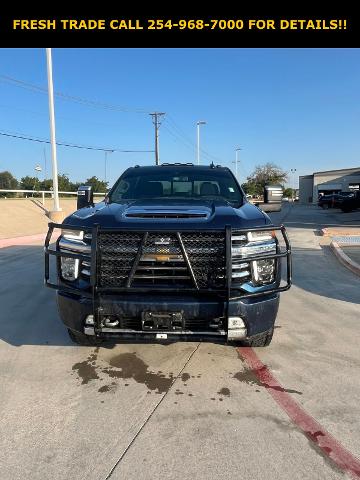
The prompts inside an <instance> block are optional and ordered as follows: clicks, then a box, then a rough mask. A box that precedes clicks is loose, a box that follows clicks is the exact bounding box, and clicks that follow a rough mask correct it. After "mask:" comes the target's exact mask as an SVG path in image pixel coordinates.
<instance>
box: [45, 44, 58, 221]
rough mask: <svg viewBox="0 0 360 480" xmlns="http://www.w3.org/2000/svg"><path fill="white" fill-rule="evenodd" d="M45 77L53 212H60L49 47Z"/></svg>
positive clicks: (48, 49) (49, 49)
mask: <svg viewBox="0 0 360 480" xmlns="http://www.w3.org/2000/svg"><path fill="white" fill-rule="evenodd" d="M46 63H47V77H48V93H49V119H50V143H51V160H52V177H53V192H54V210H53V211H54V212H60V211H61V208H60V205H59V188H58V168H57V158H56V138H55V110H54V86H53V77H52V57H51V48H47V49H46Z"/></svg>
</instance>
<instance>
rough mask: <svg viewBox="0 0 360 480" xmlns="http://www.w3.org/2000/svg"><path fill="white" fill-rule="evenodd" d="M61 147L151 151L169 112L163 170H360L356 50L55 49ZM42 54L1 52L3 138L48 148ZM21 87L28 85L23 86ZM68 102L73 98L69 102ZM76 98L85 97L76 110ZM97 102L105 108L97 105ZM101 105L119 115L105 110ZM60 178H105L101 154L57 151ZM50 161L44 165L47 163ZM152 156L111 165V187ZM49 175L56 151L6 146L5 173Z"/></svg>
mask: <svg viewBox="0 0 360 480" xmlns="http://www.w3.org/2000/svg"><path fill="white" fill-rule="evenodd" d="M52 56H53V79H54V90H55V92H59V93H61V94H62V95H56V96H55V119H56V139H57V141H59V142H71V143H75V144H78V145H85V146H95V147H102V148H109V149H113V148H117V149H124V150H129V149H131V150H153V149H154V126H153V123H152V119H151V117H150V115H149V112H153V111H160V112H165V113H166V114H165V116H164V117H163V119H162V120H163V121H162V124H161V126H160V131H159V145H160V161H161V162H169V163H174V162H195V161H196V122H197V121H199V120H202V121H206V125H203V126H201V142H200V145H201V148H202V150H203V151H202V152H201V163H202V164H209V163H211V161H214V163H215V164H219V163H221V164H222V165H225V166H228V167H230V168H233V169H234V168H235V166H234V163H233V161H234V160H235V149H236V148H237V147H241V149H242V150H241V151H240V152H239V160H240V161H239V174H238V176H239V180H240V182H241V183H242V182H244V181H245V180H246V177H247V176H248V175H249V174H250V173H251V172H252V171H253V170H254V168H255V166H257V165H261V164H264V163H267V162H273V163H275V164H277V165H278V166H280V167H281V168H282V169H284V170H285V171H287V172H290V171H291V169H296V174H295V176H293V175H292V174H290V175H289V182H288V185H289V186H297V176H298V175H306V174H311V173H313V172H314V171H321V170H331V169H336V168H350V167H358V166H360V156H359V152H360V135H359V132H360V129H359V127H360V50H359V49H241V48H240V49H239V48H236V49H125V48H124V49H53V51H52ZM4 77H11V78H12V79H15V80H19V81H21V82H25V84H31V85H36V86H39V87H41V88H44V89H46V87H47V73H46V55H45V49H0V132H5V133H11V134H19V133H20V134H25V135H29V136H32V137H37V138H41V139H49V137H50V132H49V114H48V97H47V92H46V90H45V91H43V90H41V89H34V88H31V87H26V85H25V87H26V88H24V84H19V83H16V82H14V81H13V80H9V79H4ZM19 85H22V86H19ZM64 95H65V96H64ZM68 97H78V98H82V99H85V100H86V102H79V101H74V100H71V99H69V98H68ZM90 102H95V103H96V104H95V105H94V104H90ZM99 104H108V105H111V106H112V107H111V108H108V107H107V108H104V107H103V106H101V105H99ZM57 157H58V169H59V173H65V174H67V175H68V176H69V177H70V178H71V180H73V181H84V180H85V179H86V178H89V177H91V176H92V175H96V176H97V177H99V178H101V179H104V177H105V154H104V152H102V151H94V150H85V149H76V148H67V147H63V146H59V147H58V148H57ZM45 159H46V160H45ZM154 161H155V160H154V153H153V152H149V153H120V152H114V153H111V154H108V156H107V180H108V181H109V183H110V185H111V184H112V183H114V181H115V180H116V179H117V178H118V177H119V175H120V174H121V173H122V172H123V171H124V169H125V168H127V167H129V166H133V165H136V164H139V165H151V164H154ZM37 164H39V165H40V166H41V167H42V172H40V173H39V174H38V175H39V178H40V179H42V178H44V174H45V164H46V173H47V177H50V175H51V151H50V146H49V145H48V144H43V143H36V142H30V141H25V140H20V139H15V138H10V137H5V136H3V135H0V171H3V170H9V171H10V172H12V173H13V174H14V175H15V176H16V177H17V178H20V177H22V176H25V175H30V176H34V175H35V166H36V165H37Z"/></svg>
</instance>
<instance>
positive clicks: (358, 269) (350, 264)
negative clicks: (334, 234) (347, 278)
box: [330, 240, 360, 276]
mask: <svg viewBox="0 0 360 480" xmlns="http://www.w3.org/2000/svg"><path fill="white" fill-rule="evenodd" d="M330 248H331V249H332V251H333V252H334V253H335V256H336V257H337V259H338V260H339V261H340V263H342V264H343V265H344V266H345V267H346V268H348V269H349V270H351V271H352V272H353V273H355V275H359V276H360V265H359V264H358V263H356V262H354V260H351V258H350V257H348V256H347V255H346V253H345V252H344V251H343V250H342V249H341V247H340V245H339V244H338V243H337V242H335V241H334V240H333V241H332V242H331V243H330Z"/></svg>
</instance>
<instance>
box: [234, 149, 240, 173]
mask: <svg viewBox="0 0 360 480" xmlns="http://www.w3.org/2000/svg"><path fill="white" fill-rule="evenodd" d="M240 150H241V148H240V147H239V148H236V149H235V177H236V180H238V161H239V151H240Z"/></svg>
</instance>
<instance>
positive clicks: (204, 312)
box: [57, 291, 279, 340]
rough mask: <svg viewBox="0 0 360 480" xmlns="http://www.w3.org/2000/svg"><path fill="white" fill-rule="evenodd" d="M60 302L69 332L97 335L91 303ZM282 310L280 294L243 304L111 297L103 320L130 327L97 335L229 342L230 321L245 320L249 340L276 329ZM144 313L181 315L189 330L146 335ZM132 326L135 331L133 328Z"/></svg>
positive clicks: (66, 297) (62, 296)
mask: <svg viewBox="0 0 360 480" xmlns="http://www.w3.org/2000/svg"><path fill="white" fill-rule="evenodd" d="M57 302H58V309H59V313H60V317H61V320H62V321H63V323H64V324H65V325H66V327H67V328H69V329H70V330H74V331H78V332H82V333H84V332H85V333H87V334H93V332H94V328H93V327H91V326H86V325H85V320H86V318H87V317H88V316H89V315H92V313H93V304H92V300H91V299H89V298H86V297H79V296H74V295H71V294H68V293H64V292H61V291H60V292H58V293H57ZM278 307H279V294H270V295H268V296H263V297H260V298H259V297H255V298H243V299H241V300H239V299H234V300H231V299H230V300H229V301H228V302H227V301H226V300H225V299H221V298H215V299H214V298H213V297H212V298H210V297H204V298H199V297H196V296H191V295H188V296H178V297H175V296H168V295H160V294H159V295H139V294H127V295H107V296H103V297H102V298H101V304H100V311H101V316H102V317H103V318H105V317H106V316H112V317H116V318H119V319H126V322H127V324H126V325H122V326H123V328H106V327H105V326H102V327H101V331H99V332H97V334H98V335H99V336H100V337H122V338H127V337H131V338H135V337H141V338H156V335H157V334H159V333H162V334H166V335H167V337H168V338H173V339H179V338H181V339H183V340H185V339H188V338H189V337H191V338H193V339H194V338H206V337H211V338H212V339H214V338H216V337H218V338H219V339H220V338H225V339H226V336H227V318H228V317H241V319H242V320H243V322H244V324H245V326H246V331H247V337H251V336H253V335H256V334H258V333H262V332H265V331H267V330H269V329H270V328H272V327H273V326H274V323H275V318H276V315H277V311H278ZM144 311H146V312H149V311H150V312H181V313H182V315H183V318H184V323H185V328H184V329H183V330H182V331H162V332H160V331H154V332H149V331H142V330H141V318H142V314H143V312H144ZM214 320H216V322H218V327H216V322H215V325H214ZM129 325H130V326H131V327H132V328H129V327H128V326H129ZM134 327H135V328H134ZM158 338H159V337H158Z"/></svg>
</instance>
